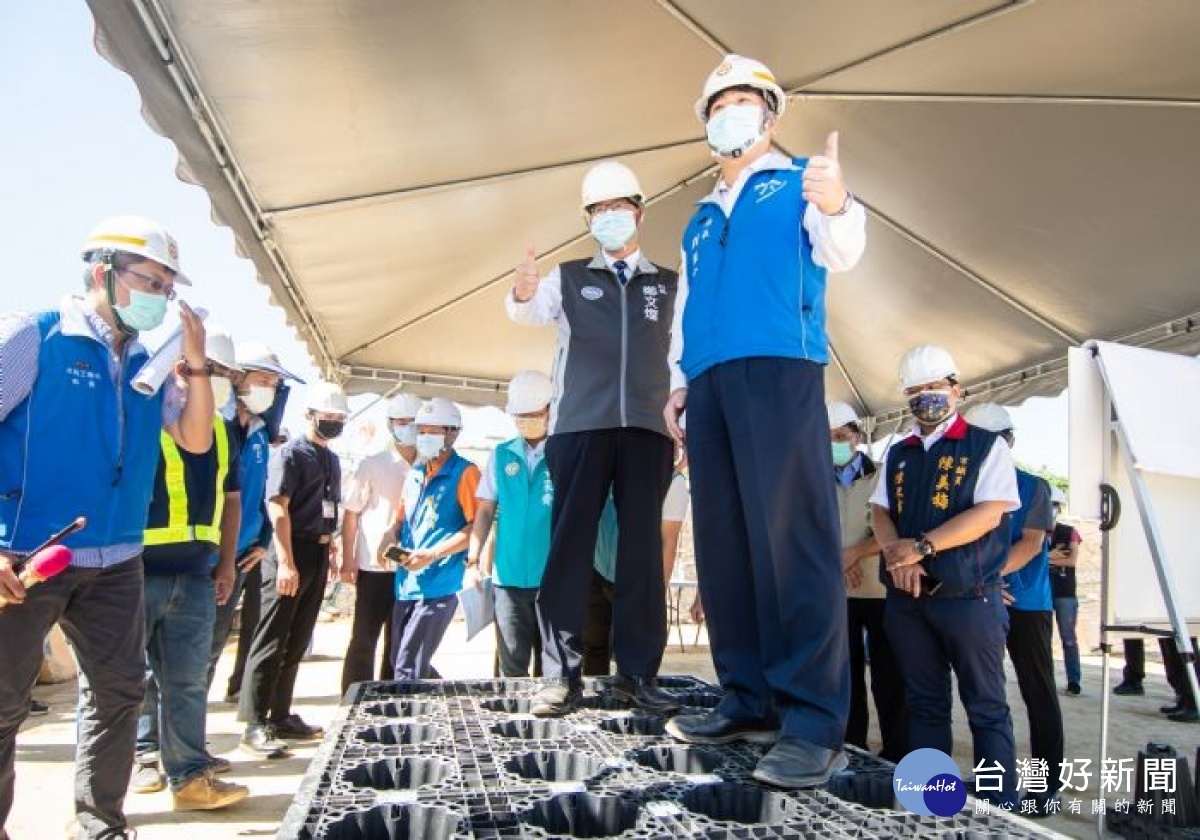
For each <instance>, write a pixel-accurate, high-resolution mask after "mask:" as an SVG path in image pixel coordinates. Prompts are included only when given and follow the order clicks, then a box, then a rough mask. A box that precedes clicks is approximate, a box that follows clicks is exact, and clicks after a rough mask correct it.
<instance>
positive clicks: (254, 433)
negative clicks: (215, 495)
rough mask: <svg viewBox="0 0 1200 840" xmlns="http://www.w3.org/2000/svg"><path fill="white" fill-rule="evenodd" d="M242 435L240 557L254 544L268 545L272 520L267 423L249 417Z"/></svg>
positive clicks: (258, 545)
mask: <svg viewBox="0 0 1200 840" xmlns="http://www.w3.org/2000/svg"><path fill="white" fill-rule="evenodd" d="M235 422H236V421H235ZM239 429H240V426H239ZM245 435H246V436H245V438H244V439H243V440H242V451H241V455H240V459H239V461H238V469H239V470H240V476H239V477H240V479H241V492H242V526H241V528H240V529H239V531H238V547H237V553H238V556H239V557H240V556H241V555H243V554H245V553H246V552H247V551H249V550H250V549H252V548H255V547H258V548H269V547H270V545H271V533H272V529H271V520H270V519H269V518H268V517H267V464H268V463H269V462H270V459H271V441H270V437H269V435H268V431H267V426H266V424H265V423H264V422H263V421H262V420H260V419H259V418H257V417H252V418H250V425H249V427H248V428H247V430H246V432H245Z"/></svg>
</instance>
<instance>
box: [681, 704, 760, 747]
mask: <svg viewBox="0 0 1200 840" xmlns="http://www.w3.org/2000/svg"><path fill="white" fill-rule="evenodd" d="M667 734H668V735H670V736H671V737H672V738H674V739H675V740H677V741H683V742H684V743H685V744H732V743H733V742H734V741H746V742H748V743H751V744H765V745H770V744H774V743H775V742H776V741H778V740H779V730H778V729H776V728H775V727H774V726H773V725H771V724H770V723H767V722H765V721H761V720H741V721H739V720H730V719H729V718H727V717H725V715H723V714H721V713H720V712H708V713H707V714H703V715H676V716H675V717H673V718H671V719H670V720H669V721H667Z"/></svg>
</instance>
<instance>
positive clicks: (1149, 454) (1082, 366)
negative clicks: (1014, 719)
mask: <svg viewBox="0 0 1200 840" xmlns="http://www.w3.org/2000/svg"><path fill="white" fill-rule="evenodd" d="M1093 348H1094V349H1095V350H1096V351H1097V352H1096V354H1093V353H1092V352H1091V350H1092V349H1093ZM1068 370H1069V376H1070V380H1069V382H1070V390H1071V396H1070V399H1069V408H1070V424H1071V428H1070V433H1071V434H1070V440H1071V444H1070V472H1071V474H1070V482H1071V498H1070V504H1071V511H1072V513H1073V514H1075V513H1077V515H1080V516H1084V517H1086V518H1091V519H1097V518H1099V491H1098V488H1099V483H1100V481H1102V480H1103V475H1102V469H1103V458H1104V448H1105V447H1106V446H1109V445H1111V444H1110V437H1109V435H1108V428H1107V427H1108V424H1107V422H1106V418H1105V408H1104V403H1105V400H1104V394H1105V392H1106V391H1107V394H1108V396H1109V397H1110V398H1111V399H1112V403H1113V408H1114V410H1115V412H1116V416H1117V420H1118V422H1119V424H1120V426H1121V429H1122V430H1123V432H1124V436H1125V438H1127V439H1128V442H1129V447H1130V454H1131V455H1132V456H1133V461H1134V463H1135V464H1136V465H1137V467H1136V468H1137V469H1138V471H1139V473H1140V474H1141V476H1142V477H1143V479H1144V481H1145V485H1146V489H1147V492H1148V502H1149V509H1150V510H1151V511H1152V512H1153V515H1154V517H1155V519H1156V520H1157V523H1158V527H1159V533H1160V535H1161V537H1162V542H1163V548H1164V556H1165V565H1166V568H1167V571H1168V574H1169V575H1170V577H1171V578H1172V580H1173V583H1174V589H1175V595H1176V597H1177V599H1178V604H1177V606H1178V607H1179V610H1180V613H1181V615H1182V616H1183V618H1184V620H1185V621H1187V622H1189V623H1193V624H1194V623H1200V538H1198V537H1197V531H1196V527H1195V525H1196V523H1197V522H1200V361H1197V360H1196V359H1192V358H1190V357H1187V356H1178V355H1176V354H1173V353H1163V352H1159V351H1154V350H1145V349H1141V348H1131V347H1124V346H1122V345H1115V344H1109V343H1106V342H1090V343H1089V345H1088V346H1087V347H1086V348H1084V349H1083V350H1073V351H1072V353H1071V356H1070V359H1069V361H1068ZM1098 386H1099V388H1100V390H1099V391H1097V387H1098ZM1122 446H1123V444H1122V443H1121V441H1120V436H1117V439H1116V447H1115V449H1114V452H1115V454H1114V457H1113V458H1112V463H1111V464H1110V465H1109V466H1110V472H1109V475H1108V483H1109V484H1112V485H1113V487H1114V488H1115V489H1116V491H1117V493H1118V495H1119V497H1120V500H1121V519H1120V522H1119V523H1118V525H1117V527H1116V528H1115V529H1114V530H1113V531H1112V532H1111V533H1110V534H1109V538H1110V560H1109V570H1110V578H1109V592H1110V593H1111V597H1112V602H1113V620H1114V622H1115V623H1117V624H1164V625H1165V624H1166V623H1167V622H1168V621H1169V619H1168V616H1167V610H1166V604H1165V602H1164V600H1163V595H1162V592H1161V589H1160V587H1159V581H1158V575H1157V572H1156V571H1155V567H1154V561H1153V558H1152V556H1151V554H1150V543H1149V540H1148V539H1147V537H1146V533H1145V530H1144V528H1143V526H1142V519H1141V516H1140V513H1139V509H1138V503H1137V498H1136V496H1135V495H1134V490H1133V484H1132V481H1131V480H1130V476H1129V473H1128V471H1127V469H1126V458H1125V453H1124V452H1123V450H1122V448H1121V447H1122Z"/></svg>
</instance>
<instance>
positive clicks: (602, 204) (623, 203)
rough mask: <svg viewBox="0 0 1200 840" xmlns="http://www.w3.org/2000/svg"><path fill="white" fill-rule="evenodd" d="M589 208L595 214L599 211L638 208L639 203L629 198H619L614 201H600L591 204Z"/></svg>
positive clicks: (589, 211)
mask: <svg viewBox="0 0 1200 840" xmlns="http://www.w3.org/2000/svg"><path fill="white" fill-rule="evenodd" d="M587 210H588V213H590V214H591V215H593V216H594V215H596V214H597V213H607V212H609V211H611V210H637V205H636V204H634V203H633V202H632V201H629V200H628V199H624V198H618V199H614V200H612V201H598V202H596V203H595V204H593V205H591V206H589V207H588V209H587Z"/></svg>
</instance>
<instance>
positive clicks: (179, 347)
mask: <svg viewBox="0 0 1200 840" xmlns="http://www.w3.org/2000/svg"><path fill="white" fill-rule="evenodd" d="M192 311H193V312H195V313H196V316H197V317H198V318H199V319H200V320H201V321H203V320H204V319H205V318H207V317H208V310H207V309H202V308H200V307H199V306H193V307H192ZM182 352H183V325H182V324H180V325H179V326H178V327H176V328H175V332H173V333H171V336H170V337H169V338H168V339H167V340H166V341H164V342H163V346H162V347H159V348H158V350H157V351H155V352H154V353H153V354H152V355H151V356H150V358H149V359H147V360H146V364H144V365H142V369H141V370H140V371H138V375H137V376H135V377H134V378H133V387H134V390H136V391H137V392H138V393H139V394H145V395H146V396H147V397H152V396H154V395H155V394H157V393H158V389H159V388H161V387H162V386H163V383H164V382H166V381H167V377H168V376H170V375H171V373H172V371H174V370H175V362H177V361H179V356H180V354H181V353H182Z"/></svg>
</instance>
